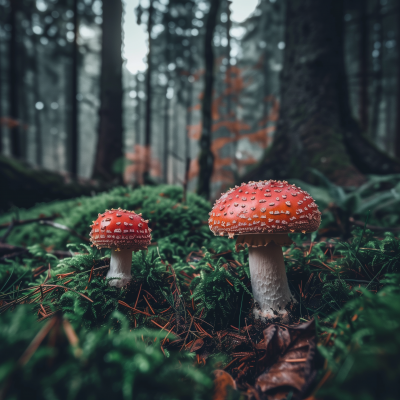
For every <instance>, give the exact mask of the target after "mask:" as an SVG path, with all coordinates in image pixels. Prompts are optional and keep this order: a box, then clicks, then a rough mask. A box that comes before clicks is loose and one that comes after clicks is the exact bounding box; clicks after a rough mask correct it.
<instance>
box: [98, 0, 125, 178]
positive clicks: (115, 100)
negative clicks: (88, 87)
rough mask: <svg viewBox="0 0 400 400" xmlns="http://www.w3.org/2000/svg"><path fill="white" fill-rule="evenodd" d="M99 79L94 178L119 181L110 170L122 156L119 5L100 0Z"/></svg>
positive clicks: (120, 12)
mask: <svg viewBox="0 0 400 400" xmlns="http://www.w3.org/2000/svg"><path fill="white" fill-rule="evenodd" d="M102 31H103V32H102V52H101V76H100V111H99V114H100V120H99V137H98V142H97V153H96V160H95V166H94V172H93V175H94V177H95V178H99V179H102V180H104V181H106V182H115V181H116V182H118V183H121V182H122V174H121V173H119V172H118V173H115V172H114V171H113V167H114V163H115V162H116V161H117V160H121V159H122V157H123V156H124V153H123V147H124V146H123V122H122V59H121V48H122V2H121V0H118V1H116V0H103V24H102Z"/></svg>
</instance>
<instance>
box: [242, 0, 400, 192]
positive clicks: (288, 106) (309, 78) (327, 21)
mask: <svg viewBox="0 0 400 400" xmlns="http://www.w3.org/2000/svg"><path fill="white" fill-rule="evenodd" d="M342 21H343V0H326V1H323V2H321V1H320V0H288V2H287V10H286V35H285V36H286V40H285V42H286V50H285V56H284V68H283V71H282V74H281V114H280V119H279V122H278V128H277V132H276V134H275V137H274V142H273V145H272V147H271V148H270V149H269V151H268V152H267V153H266V156H265V157H264V159H263V160H262V161H261V162H260V163H259V165H258V166H257V167H256V168H255V169H254V170H253V171H251V172H249V173H248V174H247V176H246V178H247V179H249V180H258V179H267V178H274V179H277V178H278V179H282V178H290V177H299V178H303V179H306V180H311V179H312V175H310V173H309V172H308V168H309V167H313V168H317V169H318V170H320V171H321V172H322V173H324V174H325V175H326V176H327V177H328V178H330V179H331V180H333V181H334V182H336V183H337V184H341V185H344V186H352V185H359V184H360V183H362V182H363V181H364V179H365V177H364V175H363V174H364V173H388V172H394V171H400V165H399V164H398V163H397V162H395V161H394V160H392V159H390V158H389V157H388V156H387V155H385V154H384V153H382V152H380V151H379V150H377V148H376V147H375V146H374V145H372V144H371V143H370V142H369V141H368V140H367V139H366V138H365V137H364V136H363V135H362V134H361V130H360V127H359V125H358V124H357V123H356V122H355V121H354V119H353V118H352V116H351V112H350V106H349V99H348V92H347V82H346V75H345V68H344V54H343V23H342Z"/></svg>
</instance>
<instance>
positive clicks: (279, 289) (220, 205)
mask: <svg viewBox="0 0 400 400" xmlns="http://www.w3.org/2000/svg"><path fill="white" fill-rule="evenodd" d="M320 223H321V213H320V212H319V211H318V206H317V205H316V204H315V202H314V200H313V198H312V197H311V196H310V195H309V194H308V193H307V192H305V191H303V190H301V189H300V188H299V187H296V186H295V185H289V184H288V183H287V182H286V181H283V182H281V181H273V180H269V181H260V182H249V183H247V184H245V183H242V185H241V186H236V187H235V188H234V189H230V190H229V191H228V192H227V193H225V194H223V195H222V196H221V198H220V199H219V200H217V201H216V203H215V204H214V207H213V209H212V211H211V213H210V218H209V220H208V224H209V227H210V229H211V230H212V231H213V232H214V234H215V235H219V236H225V235H228V236H229V238H231V239H232V238H233V236H234V235H239V236H238V238H237V240H236V250H238V248H240V247H244V246H245V245H247V246H248V247H249V265H250V275H251V285H252V289H253V296H254V300H255V301H256V302H257V303H258V304H259V306H260V309H259V310H256V309H254V310H253V312H254V315H255V317H256V318H261V319H268V318H273V317H274V316H275V314H276V313H277V312H278V313H279V314H281V316H282V317H287V312H286V311H285V307H286V306H287V305H288V303H289V302H290V301H293V297H292V294H291V293H290V290H289V286H288V282H287V277H286V271H285V263H284V260H283V253H282V248H281V246H284V245H290V244H291V243H292V241H291V239H290V238H289V236H288V233H289V232H303V233H306V232H313V231H315V230H317V229H318V227H319V225H320Z"/></svg>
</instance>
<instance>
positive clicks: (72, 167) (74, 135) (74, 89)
mask: <svg viewBox="0 0 400 400" xmlns="http://www.w3.org/2000/svg"><path fill="white" fill-rule="evenodd" d="M73 13H74V17H73V24H74V41H73V42H72V77H71V132H70V137H69V171H70V173H71V176H72V177H73V178H76V177H77V176H78V138H79V132H78V129H79V125H78V121H79V115H78V111H79V107H78V99H77V96H78V57H79V48H78V33H79V25H78V0H74V2H73Z"/></svg>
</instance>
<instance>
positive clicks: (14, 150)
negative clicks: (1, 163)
mask: <svg viewBox="0 0 400 400" xmlns="http://www.w3.org/2000/svg"><path fill="white" fill-rule="evenodd" d="M18 10H19V0H10V16H9V18H10V20H9V25H10V28H11V33H10V42H9V48H8V52H9V53H8V59H9V71H8V79H9V83H8V102H9V117H10V118H11V119H13V120H14V121H13V123H12V124H11V127H10V130H9V135H10V143H11V154H12V155H13V157H15V158H22V148H21V138H20V126H19V123H20V121H19V107H18V99H19V82H18V49H17V47H18V40H17V35H18V32H17V27H18Z"/></svg>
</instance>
